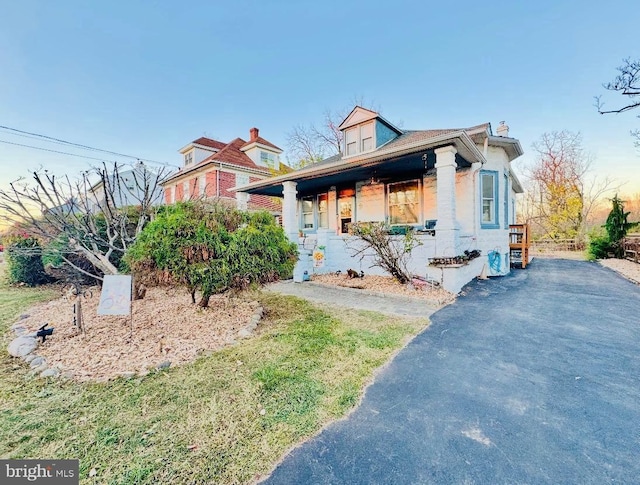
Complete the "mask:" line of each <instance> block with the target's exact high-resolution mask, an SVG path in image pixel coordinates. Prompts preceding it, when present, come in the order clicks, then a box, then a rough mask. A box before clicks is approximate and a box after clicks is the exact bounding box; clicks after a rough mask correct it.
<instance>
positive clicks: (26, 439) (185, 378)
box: [0, 286, 427, 484]
mask: <svg viewBox="0 0 640 485" xmlns="http://www.w3.org/2000/svg"><path fill="white" fill-rule="evenodd" d="M50 296H51V294H47V293H46V292H45V293H43V292H39V291H38V290H31V289H27V288H20V289H13V288H8V287H6V286H0V329H2V330H4V334H5V337H4V338H5V339H6V338H8V337H7V336H8V333H9V332H8V331H7V329H8V327H9V326H10V325H11V324H12V323H13V322H14V321H15V318H16V317H17V315H19V314H20V312H23V311H25V310H26V309H27V308H28V306H29V305H31V304H33V303H34V302H36V301H39V300H42V299H46V298H49V297H50ZM257 298H258V299H259V300H260V301H261V302H262V304H263V305H264V306H265V309H266V317H265V320H264V321H263V322H262V324H261V325H260V327H259V329H260V333H259V335H257V336H256V337H255V338H252V339H247V340H244V341H241V342H240V343H238V344H237V345H235V346H233V347H229V348H227V349H224V350H222V351H220V352H217V353H215V354H212V355H210V356H206V357H201V358H199V359H198V360H197V361H195V362H194V363H192V364H189V365H185V366H182V367H177V368H171V369H169V370H168V371H165V372H159V373H153V374H150V375H148V376H146V377H144V378H137V379H132V380H123V379H119V380H116V381H112V382H109V383H106V384H77V383H73V382H63V381H45V380H41V379H31V378H29V377H28V369H27V366H26V365H24V364H20V367H19V368H18V369H17V370H16V369H14V367H15V366H16V363H17V361H16V360H15V359H11V358H10V357H8V355H7V354H6V351H2V352H0V373H2V375H3V379H2V380H1V381H0V456H1V457H3V458H39V457H52V458H79V459H80V475H81V482H83V483H93V481H92V480H90V479H89V478H88V474H89V471H90V470H91V469H92V468H96V470H97V476H96V479H97V481H98V482H99V483H108V484H131V483H136V484H146V483H149V484H151V483H174V484H182V483H247V482H251V481H253V480H255V479H256V477H259V476H260V475H262V474H265V473H267V472H268V471H269V470H270V469H271V468H272V466H273V465H274V464H275V463H276V462H277V460H278V459H279V458H280V457H281V456H282V454H283V453H284V452H285V451H286V450H287V449H288V448H290V447H291V446H292V445H293V444H295V443H297V442H299V441H301V440H303V439H305V438H307V437H309V436H311V435H313V434H314V433H316V432H317V431H318V430H319V429H320V428H321V427H322V426H324V425H325V424H326V423H327V422H329V421H331V420H333V419H336V418H338V417H340V416H343V415H344V414H345V413H346V412H348V411H349V410H350V409H352V408H353V407H354V406H355V405H356V404H357V402H358V400H359V399H360V396H361V395H362V392H363V388H364V386H365V385H366V383H367V382H368V381H369V380H370V378H371V376H372V374H373V371H374V370H375V368H377V367H379V366H380V365H381V364H383V363H384V362H386V361H387V360H388V359H389V357H390V356H391V355H392V354H393V353H394V352H395V351H396V350H397V349H398V348H400V347H401V346H402V345H403V344H404V342H406V340H407V339H409V338H410V337H411V336H413V335H415V334H416V333H417V332H418V331H420V330H421V329H422V328H424V327H425V325H426V323H427V322H426V320H421V321H418V320H403V319H399V318H397V317H394V318H392V317H386V316H383V315H379V314H375V313H371V312H358V311H345V310H340V311H339V312H337V311H333V310H331V309H329V308H322V309H320V308H317V307H314V306H312V305H310V304H308V303H306V302H304V301H302V300H299V299H296V298H292V297H284V296H278V295H274V294H270V293H258V294H257ZM263 410H264V411H263Z"/></svg>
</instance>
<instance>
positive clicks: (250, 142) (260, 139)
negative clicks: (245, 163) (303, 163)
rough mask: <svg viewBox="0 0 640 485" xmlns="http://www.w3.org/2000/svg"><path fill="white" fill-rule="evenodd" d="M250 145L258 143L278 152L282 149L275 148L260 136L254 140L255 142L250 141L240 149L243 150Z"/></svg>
mask: <svg viewBox="0 0 640 485" xmlns="http://www.w3.org/2000/svg"><path fill="white" fill-rule="evenodd" d="M252 143H259V144H261V145H266V146H268V147H271V148H275V149H276V150H280V151H282V149H281V148H280V147H277V146H275V145H274V144H273V143H271V142H270V141H267V140H265V139H264V138H262V137H261V136H259V137H258V138H256V139H255V140H250V141H248V142H247V143H245V144H244V145H243V146H241V147H240V148H244V147H247V146H249V145H251V144H252Z"/></svg>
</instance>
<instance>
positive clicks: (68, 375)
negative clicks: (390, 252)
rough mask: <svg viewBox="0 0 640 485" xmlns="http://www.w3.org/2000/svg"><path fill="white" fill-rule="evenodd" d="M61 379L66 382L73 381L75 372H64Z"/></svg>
mask: <svg viewBox="0 0 640 485" xmlns="http://www.w3.org/2000/svg"><path fill="white" fill-rule="evenodd" d="M61 377H62V378H63V379H66V380H69V379H73V372H71V371H70V370H67V371H64V372H63V373H62V376H61Z"/></svg>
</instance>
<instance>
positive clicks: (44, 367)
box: [31, 363, 49, 374]
mask: <svg viewBox="0 0 640 485" xmlns="http://www.w3.org/2000/svg"><path fill="white" fill-rule="evenodd" d="M48 368H49V366H48V365H47V364H46V363H44V364H40V365H39V366H38V367H35V368H34V369H33V370H32V371H31V372H33V373H34V374H42V373H43V372H44V371H46V370H47V369H48Z"/></svg>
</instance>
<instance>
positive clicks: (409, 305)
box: [267, 281, 438, 317]
mask: <svg viewBox="0 0 640 485" xmlns="http://www.w3.org/2000/svg"><path fill="white" fill-rule="evenodd" d="M267 289H268V290H270V291H275V292H278V293H282V294H284V295H293V296H297V297H299V298H304V299H305V300H310V301H313V302H316V303H325V304H330V305H336V306H342V307H346V308H355V309H357V310H370V311H375V312H380V313H385V314H387V315H400V316H403V317H429V316H430V315H431V314H433V313H434V312H436V311H437V310H438V305H437V304H436V303H435V302H429V301H426V300H425V301H422V300H420V299H418V298H409V297H402V296H391V295H389V296H379V295H374V294H368V293H366V292H364V291H363V290H358V289H354V288H335V287H329V286H327V285H319V284H316V283H313V282H310V281H307V282H304V283H294V282H293V281H280V282H278V283H274V284H272V285H269V286H268V287H267Z"/></svg>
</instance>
